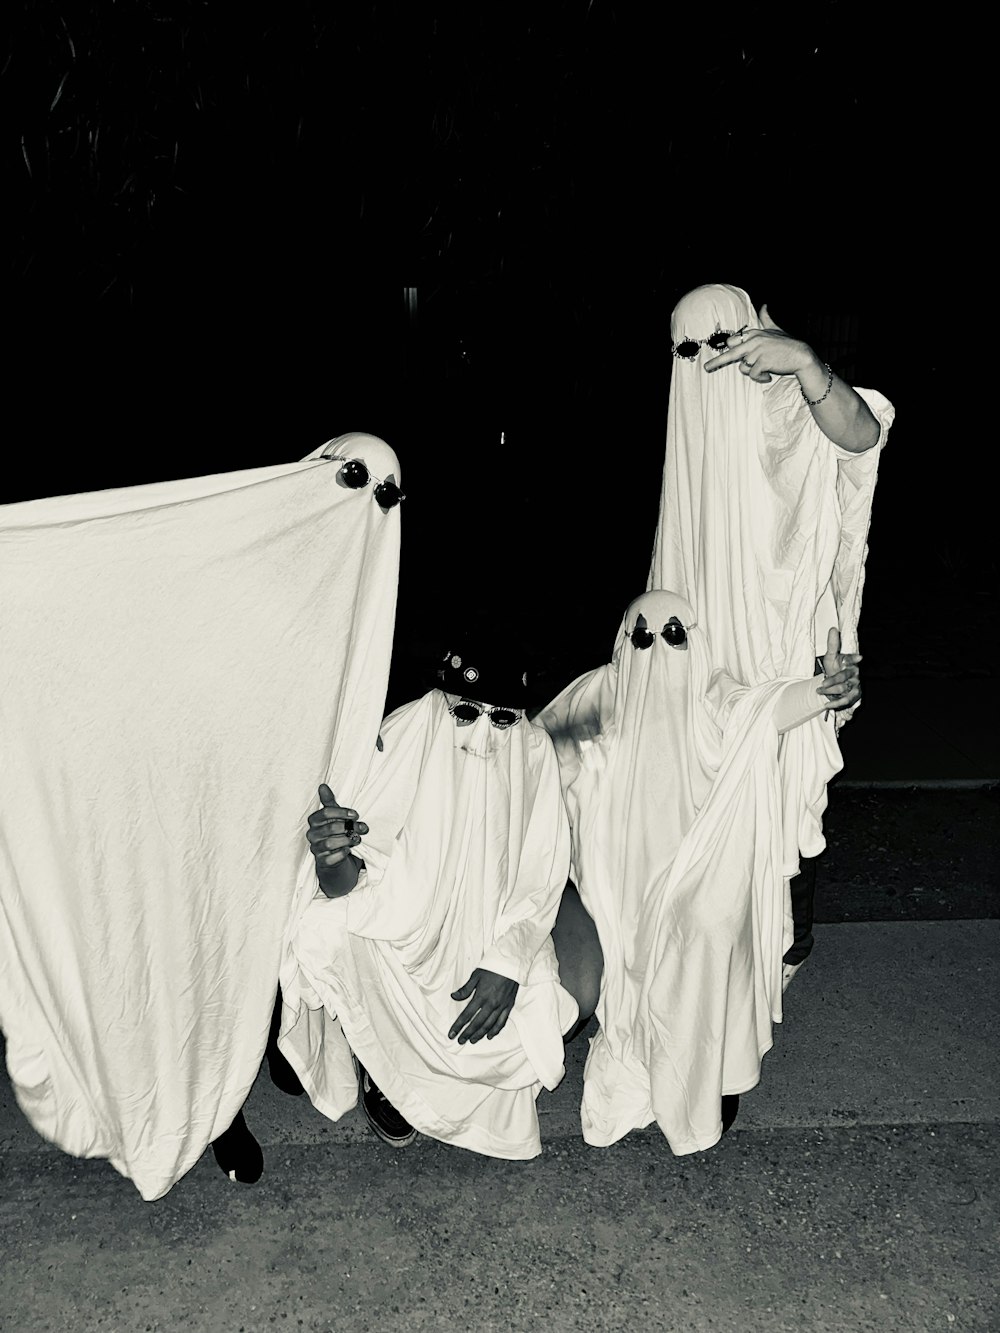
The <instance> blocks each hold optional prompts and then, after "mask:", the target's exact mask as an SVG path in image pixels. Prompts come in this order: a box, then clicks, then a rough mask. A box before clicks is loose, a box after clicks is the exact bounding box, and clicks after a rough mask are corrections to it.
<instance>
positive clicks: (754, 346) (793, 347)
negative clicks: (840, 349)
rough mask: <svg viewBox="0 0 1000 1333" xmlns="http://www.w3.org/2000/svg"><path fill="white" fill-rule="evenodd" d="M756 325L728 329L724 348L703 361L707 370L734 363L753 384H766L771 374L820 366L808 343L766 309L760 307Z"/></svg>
mask: <svg viewBox="0 0 1000 1333" xmlns="http://www.w3.org/2000/svg"><path fill="white" fill-rule="evenodd" d="M760 323H761V327H760V328H759V329H747V330H746V331H745V332H743V333H731V334H730V335H729V337H728V338H727V339H726V350H725V351H724V352H720V353H719V355H718V356H713V357H711V358H710V359H709V360H708V361H706V362H705V369H706V370H707V371H708V372H709V374H712V373H714V372H715V371H717V370H722V368H723V367H724V366H732V365H735V366H737V367H738V368H739V371H740V374H741V375H746V376H747V378H748V379H752V380H754V381H755V382H756V383H757V384H770V382H771V376H772V375H799V374H801V372H803V371H805V370H808V369H809V368H810V367H816V366H822V365H823V362H822V361H821V360H820V359H819V357H818V356H817V355H816V353H815V352H814V351H813V349H812V348H811V347H810V346H809V344H808V343H804V342H803V341H802V340H801V339H800V338H793V337H791V336H790V335H789V334H787V333H786V332H785V330H784V329H781V328H779V327H778V325H777V324H775V322H774V320H773V319H772V318H771V316H770V315H769V314H768V312H767V306H766V305H762V306H761V308H760Z"/></svg>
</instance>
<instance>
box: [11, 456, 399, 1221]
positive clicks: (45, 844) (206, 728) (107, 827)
mask: <svg viewBox="0 0 1000 1333" xmlns="http://www.w3.org/2000/svg"><path fill="white" fill-rule="evenodd" d="M324 453H325V454H326V455H331V456H332V455H337V456H340V457H347V456H351V457H355V458H360V459H362V460H364V461H365V462H367V464H368V466H369V468H370V471H371V472H372V473H373V474H374V475H375V476H377V477H378V478H380V479H385V478H387V477H388V476H389V475H390V474H394V475H395V477H396V479H397V480H398V479H399V468H398V463H397V460H396V457H395V455H394V453H393V451H392V450H391V449H390V448H389V446H388V445H386V444H385V443H384V442H383V441H381V440H378V439H376V438H375V437H373V436H366V435H350V436H342V437H340V438H339V439H338V440H336V441H331V442H330V443H329V444H328V445H327V446H324V447H323V448H322V449H317V450H315V451H314V452H313V453H312V454H310V455H309V456H308V458H306V459H303V460H301V461H299V462H294V463H287V464H280V465H278V466H274V467H266V468H255V469H249V470H245V471H241V472H232V473H224V474H218V475H214V476H207V477H194V478H190V479H187V480H183V481H175V482H165V483H161V484H157V485H151V486H136V487H129V488H123V489H117V490H108V491H99V492H91V493H86V494H79V495H71V496H63V497H57V498H51V499H44V500H34V501H30V502H26V503H22V504H14V505H8V506H6V507H4V508H3V509H0V626H2V633H0V743H2V746H3V763H2V764H0V1026H2V1028H3V1030H4V1033H5V1035H6V1040H7V1063H8V1067H9V1070H10V1075H11V1079H12V1081H13V1085H14V1089H15V1092H16V1095H17V1099H18V1102H19V1104H20V1106H21V1108H22V1109H23V1111H24V1112H25V1114H26V1115H27V1117H28V1119H29V1120H30V1121H31V1123H32V1124H33V1125H34V1127H35V1128H36V1129H37V1130H38V1132H39V1133H40V1134H42V1135H44V1136H45V1137H46V1138H47V1139H50V1140H51V1141H53V1142H54V1143H56V1144H58V1145H59V1146H60V1147H61V1148H63V1149H64V1150H65V1151H66V1152H69V1153H72V1154H75V1155H76V1156H80V1157H103V1158H107V1159H109V1160H110V1161H111V1163H112V1164H113V1165H114V1166H115V1168H116V1169H117V1170H119V1171H120V1172H122V1173H123V1174H124V1175H126V1176H128V1177H130V1178H131V1179H132V1180H133V1181H134V1182H135V1184H136V1186H137V1188H138V1189H139V1191H140V1193H141V1194H142V1196H143V1197H144V1198H146V1199H154V1198H157V1197H159V1196H160V1195H162V1194H164V1193H165V1192H166V1191H167V1190H168V1189H169V1188H170V1187H171V1185H172V1184H174V1182H176V1181H177V1180H178V1179H179V1178H180V1177H181V1176H182V1175H183V1174H184V1173H185V1172H186V1171H187V1170H188V1169H189V1168H190V1167H191V1166H192V1165H193V1164H194V1163H195V1162H196V1161H197V1160H198V1158H199V1156H200V1155H201V1154H202V1152H203V1151H204V1150H205V1148H206V1146H207V1145H208V1144H209V1143H210V1141H211V1140H212V1139H213V1138H215V1137H217V1136H218V1135H219V1134H220V1133H222V1131H223V1130H225V1129H226V1128H227V1127H228V1125H229V1124H230V1122H231V1121H232V1119H233V1117H234V1116H235V1114H236V1112H237V1111H238V1110H239V1108H240V1106H241V1105H242V1103H243V1101H244V1099H245V1098H246V1096H247V1093H248V1092H249V1089H250V1087H251V1085H252V1083H253V1081H254V1078H255V1076H256V1073H257V1070H258V1066H259V1064H260V1060H261V1056H262V1054H263V1050H264V1045H265V1041H266V1037H267V1029H268V1021H269V1017H270V1010H271V1004H272V1000H273V996H274V991H275V987H276V985H277V981H278V975H279V967H280V965H281V961H282V955H283V949H284V948H285V944H284V941H285V940H286V937H287V935H288V933H289V931H290V930H291V929H292V927H293V926H294V924H295V922H296V920H297V918H298V916H299V914H300V913H301V912H302V911H303V909H304V908H305V906H306V905H307V903H308V901H309V899H310V897H311V896H312V893H313V889H314V887H315V873H314V863H313V858H312V856H311V855H310V853H309V849H308V845H307V843H306V840H305V829H306V818H307V815H308V813H309V811H310V810H311V809H312V808H313V807H314V806H315V801H316V788H317V785H318V783H320V782H322V781H327V782H329V783H330V785H331V787H332V788H333V790H334V791H335V792H340V791H341V790H350V789H352V788H354V787H355V786H356V785H357V784H358V782H359V781H360V778H361V776H362V775H363V773H364V772H365V769H366V767H367V764H368V758H369V755H370V754H371V752H372V749H373V747H374V744H375V739H376V736H377V733H378V726H379V721H380V718H381V715H382V712H383V709H384V703H385V690H386V683H387V677H388V668H389V659H390V653H391V646H392V634H393V622H394V616H395V602H396V590H397V579H398V561H399V532H400V514H399V508H398V507H396V508H395V509H390V510H388V511H385V510H383V509H382V508H381V507H380V506H379V505H378V504H377V502H376V500H375V499H374V497H373V487H372V485H371V484H369V485H368V486H366V487H364V488H363V489H360V490H352V489H349V488H348V487H347V486H345V485H344V484H343V482H342V480H341V479H340V475H339V474H340V466H339V464H338V462H337V461H336V458H335V457H334V458H333V459H332V461H326V460H325V459H324V458H323V457H321V455H323V454H324Z"/></svg>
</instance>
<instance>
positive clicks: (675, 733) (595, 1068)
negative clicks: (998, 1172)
mask: <svg viewBox="0 0 1000 1333" xmlns="http://www.w3.org/2000/svg"><path fill="white" fill-rule="evenodd" d="M640 614H641V615H643V616H644V617H645V619H646V622H647V625H648V626H649V628H650V629H651V630H652V631H653V632H654V633H657V638H656V641H655V642H654V643H653V644H652V646H651V647H649V648H646V649H637V648H635V647H633V645H632V643H631V642H630V640H629V638H628V637H627V636H628V635H629V634H630V633H631V631H632V630H633V629H634V627H635V625H636V621H637V618H638V616H639V615H640ZM672 616H676V617H677V618H678V619H679V620H680V621H681V623H682V624H683V625H685V626H686V627H690V628H689V633H688V640H687V648H686V649H681V648H676V647H672V646H671V645H669V644H668V643H666V642H665V641H664V640H663V639H662V638H661V637H659V633H658V631H659V630H660V629H661V628H662V627H663V625H664V624H666V623H667V621H668V620H669V619H670V618H671V617H672ZM695 621H696V617H695V614H694V610H693V608H692V607H691V606H690V604H689V603H688V602H687V601H685V599H683V598H681V597H678V596H676V595H675V594H673V593H670V592H666V591H662V590H657V591H651V592H646V593H644V594H643V595H642V596H641V597H639V598H637V599H636V600H635V601H634V602H633V603H632V605H631V606H630V607H629V609H628V611H627V612H626V614H625V616H624V618H623V620H622V624H621V627H620V628H619V631H618V637H617V639H616V642H615V648H614V654H613V656H612V659H611V661H610V663H608V664H607V665H606V666H602V667H599V668H597V669H596V670H594V671H590V672H587V673H586V674H585V675H583V676H580V677H579V678H578V679H577V680H575V681H574V682H573V683H572V684H570V685H569V686H567V688H566V689H565V690H564V691H563V692H562V693H561V694H559V695H558V696H557V697H556V698H555V699H554V700H553V701H552V703H551V704H549V705H548V706H547V707H546V708H545V709H543V710H542V712H541V713H540V714H539V716H538V718H537V719H536V720H537V721H538V723H539V724H541V725H543V726H544V727H545V728H546V729H547V730H548V732H549V734H550V735H551V736H552V739H553V742H554V745H555V749H556V754H557V757H558V760H559V769H560V778H561V782H562V787H563V795H564V797H565V801H566V806H567V811H568V814H569V820H570V826H571V831H572V868H571V875H572V878H573V880H574V882H575V883H576V885H577V887H578V888H579V891H580V896H581V899H582V901H583V903H584V906H585V907H586V908H587V910H588V912H589V913H590V915H591V916H592V917H593V918H594V921H595V923H596V926H597V931H598V936H599V938H600V942H601V947H602V950H603V953H604V975H603V979H602V983H601V993H600V1000H599V1003H598V1007H597V1017H598V1021H599V1023H600V1031H599V1032H598V1033H597V1035H596V1036H595V1037H594V1039H593V1041H592V1042H591V1046H590V1052H589V1055H588V1058H587V1063H586V1068H585V1071H584V1092H583V1101H582V1107H581V1119H582V1126H583V1135H584V1138H585V1140H586V1141H587V1142H588V1143H590V1144H593V1145H595V1146H606V1145H607V1144H610V1143H614V1142H615V1141H616V1140H618V1139H620V1138H621V1137H622V1136H623V1135H625V1134H627V1133H628V1132H629V1131H630V1130H632V1129H635V1128H640V1127H642V1126H645V1125H648V1124H650V1123H651V1122H652V1121H653V1120H656V1121H657V1123H658V1124H659V1126H660V1128H661V1130H662V1131H663V1133H664V1135H665V1136H666V1138H667V1141H668V1143H669V1145H670V1148H671V1150H672V1151H673V1152H674V1153H676V1154H684V1153H690V1152H696V1151H699V1150H700V1149H703V1148H707V1147H710V1146H711V1145H712V1144H713V1143H715V1142H717V1140H718V1139H719V1137H720V1135H721V1132H722V1121H721V1114H720V1108H721V1098H722V1095H723V1094H724V1093H740V1092H745V1091H747V1090H748V1089H749V1088H751V1087H753V1086H754V1085H755V1084H756V1083H757V1082H758V1080H759V1077H760V1067H761V1059H762V1057H763V1055H764V1054H765V1052H766V1051H767V1050H768V1049H770V1046H771V1044H772V1023H773V1022H780V1020H781V960H782V955H783V953H784V952H785V949H787V947H788V946H789V944H790V943H791V940H792V924H791V918H790V914H789V911H788V900H787V888H786V879H785V876H784V874H783V869H782V859H781V788H780V781H779V775H778V763H777V753H778V731H777V728H778V723H777V717H776V715H777V714H778V712H779V709H780V704H781V701H782V698H783V696H785V695H786V694H787V693H788V692H789V691H795V692H796V694H797V696H798V698H797V700H796V704H797V706H798V707H799V708H800V709H803V708H804V711H802V712H801V714H800V716H803V717H804V716H806V715H807V712H808V711H809V710H812V709H814V707H815V703H816V701H815V700H814V699H811V698H810V699H808V700H807V702H806V703H805V705H804V706H803V701H805V700H806V699H807V696H806V694H804V693H802V691H801V684H802V682H801V681H789V680H787V679H781V680H776V681H771V682H769V683H767V684H765V685H762V686H758V687H756V688H754V689H744V688H742V687H737V686H736V684H735V682H733V681H732V680H731V679H729V678H728V677H725V676H724V675H723V674H722V673H713V671H712V663H711V653H710V649H709V645H708V643H707V640H706V637H705V635H704V633H703V632H702V630H701V629H700V627H699V626H697V625H696V623H695ZM788 720H789V719H787V718H786V719H785V721H786V723H787V721H788Z"/></svg>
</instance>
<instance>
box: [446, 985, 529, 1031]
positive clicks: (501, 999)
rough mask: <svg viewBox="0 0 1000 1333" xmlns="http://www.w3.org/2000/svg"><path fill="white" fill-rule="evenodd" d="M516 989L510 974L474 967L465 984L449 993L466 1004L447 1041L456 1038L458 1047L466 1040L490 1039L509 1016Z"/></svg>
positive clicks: (515, 996) (516, 986)
mask: <svg viewBox="0 0 1000 1333" xmlns="http://www.w3.org/2000/svg"><path fill="white" fill-rule="evenodd" d="M517 991H518V983H517V982H516V981H511V979H510V977H502V976H501V975H500V973H499V972H488V971H487V970H486V969H485V968H483V967H477V968H476V970H475V971H474V972H473V974H472V976H471V977H470V978H469V980H468V981H467V982H466V983H465V985H464V986H460V987H459V988H458V990H456V991H452V993H451V998H452V999H453V1000H468V1001H469V1003H468V1004H467V1005H466V1006H465V1008H464V1009H463V1010H462V1012H461V1013H460V1014H459V1016H458V1017H457V1018H456V1019H455V1021H454V1023H452V1025H451V1027H450V1028H449V1030H448V1038H449V1040H452V1039H453V1038H455V1037H458V1044H459V1045H460V1046H463V1045H464V1044H465V1043H466V1042H467V1041H471V1042H473V1043H475V1042H477V1041H481V1040H482V1039H483V1037H486V1038H487V1039H488V1040H492V1038H493V1037H495V1036H496V1035H497V1033H498V1032H501V1031H502V1030H503V1027H504V1024H505V1023H506V1022H507V1019H508V1018H509V1017H510V1011H511V1010H512V1009H513V1008H514V1001H515V1000H516V999H517ZM470 996H471V997H472V998H471V999H470V998H469V997H470Z"/></svg>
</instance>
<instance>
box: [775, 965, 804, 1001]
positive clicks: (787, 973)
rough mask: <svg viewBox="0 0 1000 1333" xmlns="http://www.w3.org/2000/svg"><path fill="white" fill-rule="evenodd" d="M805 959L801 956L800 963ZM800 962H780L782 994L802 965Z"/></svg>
mask: <svg viewBox="0 0 1000 1333" xmlns="http://www.w3.org/2000/svg"><path fill="white" fill-rule="evenodd" d="M805 961H806V960H805V959H804V958H803V960H802V963H804V962H805ZM802 963H782V964H781V993H782V995H784V993H785V991H786V990H788V987H789V986H790V985H791V984H792V978H793V977H794V976H795V973H796V972H797V971H798V970H799V968H800V967H801V966H802Z"/></svg>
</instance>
